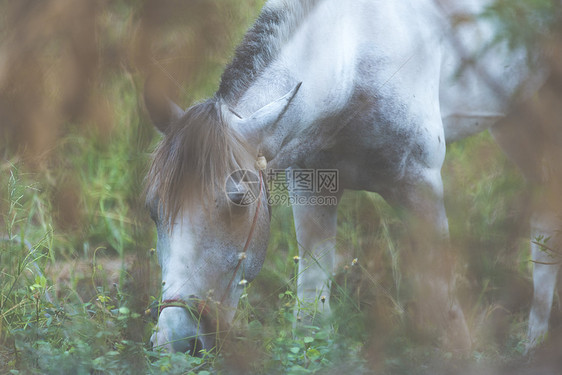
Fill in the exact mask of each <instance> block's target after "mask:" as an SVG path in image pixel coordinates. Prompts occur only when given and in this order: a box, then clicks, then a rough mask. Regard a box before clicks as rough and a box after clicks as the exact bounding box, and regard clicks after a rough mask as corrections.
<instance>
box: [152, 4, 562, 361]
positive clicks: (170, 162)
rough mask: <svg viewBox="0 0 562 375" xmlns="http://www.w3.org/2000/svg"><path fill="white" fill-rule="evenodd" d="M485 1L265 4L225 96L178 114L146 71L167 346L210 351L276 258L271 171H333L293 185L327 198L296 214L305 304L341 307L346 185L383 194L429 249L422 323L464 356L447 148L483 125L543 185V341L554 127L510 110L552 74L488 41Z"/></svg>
mask: <svg viewBox="0 0 562 375" xmlns="http://www.w3.org/2000/svg"><path fill="white" fill-rule="evenodd" d="M488 3H489V2H488V1H486V0H474V1H469V0H461V1H454V2H453V1H448V0H412V1H407V2H405V1H372V0H369V1H367V0H356V1H349V2H348V1H339V0H269V1H268V2H267V3H266V4H265V5H264V7H263V9H262V11H261V13H260V15H259V17H258V18H257V20H256V21H255V23H254V25H253V26H252V27H251V28H250V29H249V31H248V32H247V33H246V35H245V37H244V39H243V41H242V42H241V44H240V45H239V46H238V48H237V49H236V51H235V53H234V56H233V59H232V61H231V62H230V63H229V64H228V66H227V67H226V68H225V70H224V72H223V74H222V77H221V82H220V85H219V87H218V90H217V91H216V93H215V94H214V96H213V97H211V98H209V99H207V100H205V101H203V102H200V103H198V104H195V105H193V106H192V107H190V108H188V109H187V110H185V111H184V110H183V109H182V108H180V107H179V106H178V105H177V104H175V103H174V102H173V101H171V100H169V99H168V98H167V97H166V93H162V92H158V90H152V89H151V88H152V87H153V86H154V85H151V83H150V79H148V80H147V82H146V86H145V103H146V107H147V109H148V112H149V114H150V117H151V119H152V121H153V123H154V125H155V126H156V127H157V128H158V130H159V131H160V132H161V133H162V134H163V138H162V140H161V143H160V144H159V145H158V146H157V148H156V150H155V151H154V155H153V160H152V164H151V167H150V170H149V171H148V174H147V178H146V197H147V206H148V208H149V211H150V214H151V217H152V219H153V220H154V222H155V224H156V228H157V234H158V242H157V251H158V260H159V263H160V266H161V269H162V285H163V287H162V302H161V303H160V306H159V308H158V324H157V327H156V329H155V332H154V334H153V336H152V337H151V342H152V344H153V345H154V346H155V347H160V348H165V349H166V350H169V351H176V352H187V353H190V354H192V355H198V353H200V350H211V349H212V348H213V347H214V345H215V342H216V331H217V328H218V327H219V326H220V327H221V328H224V325H228V324H229V323H230V322H232V319H233V316H234V313H235V311H236V308H237V304H238V300H239V298H240V296H241V293H242V291H243V290H244V288H243V286H244V285H245V284H246V283H248V282H251V281H252V280H253V279H254V278H255V277H256V275H257V274H258V272H259V271H260V269H261V268H262V265H263V263H264V258H265V254H266V248H267V244H268V238H269V230H270V213H269V209H268V208H267V207H269V206H268V197H267V186H266V180H267V176H266V172H265V171H263V168H265V166H266V164H267V167H268V168H270V169H273V170H286V171H287V180H288V181H287V182H288V184H289V185H295V186H297V185H298V184H293V183H297V182H298V181H296V180H295V179H296V178H297V177H296V174H295V173H290V172H291V171H299V170H333V171H337V172H338V175H337V179H338V188H337V189H329V188H326V187H323V188H317V189H311V190H306V191H305V190H299V189H291V190H290V196H291V198H294V199H295V200H298V199H304V200H306V201H307V202H312V201H313V199H314V200H315V201H316V202H318V199H320V198H322V199H324V200H323V202H328V203H327V204H297V205H294V206H293V215H294V221H295V228H296V236H297V241H298V245H299V258H300V260H299V264H298V267H299V270H298V298H299V300H301V301H303V303H304V302H306V303H310V304H312V305H313V306H316V307H317V308H318V309H320V304H322V305H323V307H324V309H323V311H324V313H325V314H328V313H329V311H330V310H329V299H330V281H331V275H332V272H333V270H334V269H335V267H336V254H335V237H336V229H337V220H336V214H337V206H338V203H339V201H340V198H341V195H342V193H343V191H344V190H367V191H370V192H376V193H378V194H380V195H381V196H382V197H383V198H384V199H385V200H386V201H387V202H389V203H390V204H391V205H393V206H394V207H396V208H397V209H398V211H399V212H401V213H402V214H403V218H404V220H405V223H406V225H407V227H408V228H409V232H410V236H411V241H412V244H413V246H414V248H415V253H416V254H418V257H419V259H417V261H416V263H418V266H417V269H416V271H415V273H414V276H413V277H414V278H415V280H416V283H415V284H416V285H419V292H420V293H425V296H427V298H424V299H427V301H428V303H426V306H422V307H421V308H420V316H421V317H422V319H423V321H425V322H427V325H428V326H430V327H434V328H435V329H436V330H438V331H439V332H442V338H443V343H444V345H447V346H451V347H452V348H458V349H459V350H464V351H466V350H469V349H470V347H471V344H472V343H471V337H470V332H469V330H468V327H467V324H466V320H465V318H464V314H463V311H462V309H461V307H460V304H459V302H458V300H457V298H456V297H455V293H454V288H455V283H454V275H453V264H454V262H453V261H452V259H451V257H450V254H449V251H448V250H447V249H448V246H449V245H448V221H447V216H446V213H445V208H444V203H443V183H442V178H441V166H442V163H443V160H444V157H445V152H446V144H447V143H450V142H453V141H456V140H458V139H462V138H464V137H467V136H470V135H472V134H475V133H477V132H480V131H483V130H485V129H492V132H493V134H494V137H496V139H497V140H498V143H499V144H500V146H502V147H503V148H504V149H505V150H506V151H507V153H508V154H509V155H510V156H511V157H512V159H513V160H514V161H515V162H516V163H517V164H518V165H519V166H520V167H521V169H522V170H523V172H524V174H525V175H526V176H527V177H528V178H529V179H530V180H531V181H533V182H534V183H536V184H537V185H539V186H540V187H541V189H542V191H543V192H545V194H543V195H542V198H541V197H539V198H538V200H539V201H540V202H538V204H537V205H536V210H535V214H534V215H533V218H532V239H534V240H533V244H532V254H533V259H534V260H535V261H536V264H535V266H534V274H533V278H534V288H535V290H534V293H535V294H534V299H533V304H532V309H531V314H530V318H529V330H528V336H529V346H530V347H532V346H533V345H535V344H536V343H537V342H539V341H540V339H541V337H542V336H543V335H544V334H545V333H546V332H547V329H548V319H549V313H550V309H551V305H552V296H553V291H554V286H555V280H556V272H557V270H558V266H552V265H550V264H549V263H551V258H548V255H547V254H546V252H545V251H544V246H548V248H551V249H556V248H559V247H560V245H561V244H562V236H560V235H559V234H557V230H558V229H559V228H560V227H561V226H562V225H561V224H562V223H561V221H560V218H559V217H558V216H557V215H558V214H559V213H560V210H559V207H556V206H555V204H554V203H549V202H551V199H552V198H553V196H554V192H555V191H556V188H557V187H559V186H560V181H561V180H562V178H561V177H560V176H561V174H560V170H559V169H557V168H558V167H557V166H556V165H555V162H554V160H556V159H555V158H554V157H555V156H556V155H559V153H560V152H559V150H560V147H559V146H560V144H561V143H560V142H559V141H560V132H559V130H557V131H558V133H556V132H555V134H550V136H549V135H548V134H547V132H543V133H544V134H538V133H539V132H538V130H537V129H533V127H529V126H528V124H522V123H521V122H522V121H521V120H522V116H518V115H517V114H513V113H514V112H513V111H512V110H513V109H514V104H513V103H523V102H525V101H526V100H528V99H529V98H530V97H532V96H533V95H534V93H536V92H537V90H538V89H539V88H540V87H541V86H542V85H543V84H544V82H545V81H546V78H547V75H548V72H547V71H546V70H544V69H542V70H538V71H535V72H533V71H532V68H531V66H530V61H529V60H530V59H529V56H528V54H527V53H526V51H525V50H524V49H521V48H519V49H510V48H508V47H507V46H506V45H505V44H502V43H498V44H495V45H492V46H491V47H490V48H487V49H484V48H482V46H483V45H488V44H487V42H488V41H490V40H491V39H492V38H493V37H494V30H493V27H492V26H491V24H490V21H489V20H486V19H482V18H481V17H477V15H478V14H480V13H481V12H482V11H483V10H484V9H485V7H486V5H487V4H488ZM500 83H501V85H500ZM515 108H516V107H515ZM513 123H515V124H514V125H513ZM533 133H534V134H533ZM529 134H533V136H532V137H530V136H529ZM554 135H556V137H555V136H554ZM546 144H548V147H546V146H545V147H543V146H544V145H546ZM523 149H525V150H527V151H528V153H527V154H524V153H522V152H520V151H522V150H523ZM256 160H257V162H256ZM558 160H560V159H558ZM236 171H247V172H248V173H234V172H236ZM248 176H250V177H248ZM248 196H251V197H252V199H247V197H248ZM541 236H542V237H541ZM539 238H549V241H548V243H547V244H545V243H540V242H538V241H536V239H539ZM320 297H322V298H320ZM325 300H327V301H328V303H325V304H324V301H325Z"/></svg>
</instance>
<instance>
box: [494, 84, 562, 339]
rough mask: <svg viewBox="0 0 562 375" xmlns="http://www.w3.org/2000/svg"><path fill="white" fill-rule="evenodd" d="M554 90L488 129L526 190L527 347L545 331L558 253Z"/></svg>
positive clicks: (561, 208)
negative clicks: (528, 227) (529, 284)
mask: <svg viewBox="0 0 562 375" xmlns="http://www.w3.org/2000/svg"><path fill="white" fill-rule="evenodd" d="M559 98H560V91H559V88H557V87H556V86H554V87H553V86H552V85H548V84H547V85H545V86H544V87H543V88H542V89H541V90H540V91H539V95H538V98H537V99H536V100H533V101H530V102H529V103H527V104H526V105H521V106H519V107H518V108H517V110H516V111H515V112H513V113H511V114H510V115H509V116H508V117H506V118H504V119H503V120H502V121H501V122H499V123H498V124H496V125H495V126H494V127H492V128H491V129H490V130H491V133H492V135H493V136H494V139H495V140H496V142H497V143H498V145H499V146H500V147H501V148H502V150H503V151H504V152H505V153H506V154H507V156H508V157H509V159H510V160H512V161H513V162H514V163H515V164H516V165H517V166H518V167H519V169H520V170H521V171H522V173H523V175H524V176H525V178H526V179H527V181H528V183H529V187H530V188H531V190H532V193H533V194H532V197H533V199H532V200H531V212H532V216H531V238H530V241H531V256H532V261H534V262H535V263H534V266H533V289H534V294H533V302H532V305H531V312H530V315H529V327H528V331H527V339H528V342H527V350H530V349H532V348H533V347H535V346H536V345H537V344H538V343H540V341H541V340H542V338H543V337H544V336H545V334H546V333H547V331H548V324H549V318H550V312H551V309H552V299H553V295H554V290H555V287H556V279H557V274H558V270H559V268H560V252H561V251H562V200H561V199H560V192H561V191H562V169H561V168H560V166H559V161H560V160H562V131H561V130H562V128H561V127H560V125H559V124H560V119H562V108H560V105H559Z"/></svg>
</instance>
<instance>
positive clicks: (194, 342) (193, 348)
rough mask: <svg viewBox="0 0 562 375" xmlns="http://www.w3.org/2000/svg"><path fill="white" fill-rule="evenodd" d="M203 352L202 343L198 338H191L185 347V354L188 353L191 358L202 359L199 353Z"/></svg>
mask: <svg viewBox="0 0 562 375" xmlns="http://www.w3.org/2000/svg"><path fill="white" fill-rule="evenodd" d="M201 350H203V343H202V342H201V340H199V339H198V338H192V339H190V340H189V344H188V346H187V350H186V351H185V352H186V353H189V355H190V356H192V357H202V356H203V354H202V353H201Z"/></svg>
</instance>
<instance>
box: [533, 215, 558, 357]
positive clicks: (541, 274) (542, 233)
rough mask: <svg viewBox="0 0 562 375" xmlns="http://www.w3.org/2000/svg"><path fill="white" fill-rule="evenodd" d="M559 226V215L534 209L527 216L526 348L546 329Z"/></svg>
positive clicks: (555, 276) (553, 284)
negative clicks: (529, 269)
mask: <svg viewBox="0 0 562 375" xmlns="http://www.w3.org/2000/svg"><path fill="white" fill-rule="evenodd" d="M560 229H562V222H560V219H557V218H556V217H552V215H548V214H547V213H544V212H543V213H536V214H535V216H534V217H533V219H532V220H531V256H532V261H533V262H534V266H533V288H534V293H533V303H532V305H531V313H530V315H529V328H528V331H527V338H528V342H527V350H529V349H532V348H533V347H535V346H536V345H537V344H538V343H540V342H541V341H542V340H543V338H544V337H545V335H546V333H547V331H548V323H549V318H550V311H551V309H552V298H553V295H554V289H555V287H556V279H557V275H558V270H559V269H560V258H559V255H560V254H559V251H560V250H561V249H562V246H561V245H562V236H560V234H559V233H557V232H559V231H560ZM547 239H548V240H547Z"/></svg>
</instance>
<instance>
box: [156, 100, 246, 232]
mask: <svg viewBox="0 0 562 375" xmlns="http://www.w3.org/2000/svg"><path fill="white" fill-rule="evenodd" d="M248 150H249V148H248V146H247V145H246V144H245V142H244V141H243V139H242V137H241V136H240V135H239V134H238V133H237V132H236V131H235V130H234V129H233V128H232V127H231V126H230V125H229V124H228V123H227V122H226V121H225V119H224V117H223V115H222V110H221V104H220V101H219V100H217V99H216V98H213V99H209V100H207V101H206V102H203V103H199V104H196V105H194V106H192V107H191V108H189V109H188V111H187V112H186V114H185V115H184V116H182V117H181V118H180V119H179V120H178V121H176V122H175V123H174V124H172V125H171V129H170V130H169V131H168V132H167V133H166V135H165V136H164V138H163V139H162V141H161V142H160V143H159V145H158V146H157V147H156V150H155V151H154V153H153V158H152V164H151V166H150V169H149V171H148V174H147V177H146V197H147V202H156V201H157V202H158V206H157V209H158V210H159V213H160V214H161V215H163V219H164V220H167V222H168V223H170V225H173V223H174V222H175V220H176V218H177V216H178V214H179V212H180V210H182V209H183V208H185V207H189V206H190V205H193V203H196V202H199V203H203V204H206V203H207V202H209V201H212V199H214V194H215V192H216V190H217V189H216V188H217V187H219V186H220V187H221V188H222V186H223V184H224V182H225V179H226V177H227V176H228V175H229V174H230V173H232V172H233V171H235V170H237V169H241V168H244V167H246V168H247V167H248V166H250V165H253V164H252V162H253V160H254V159H255V155H252V154H251V152H250V151H248Z"/></svg>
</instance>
